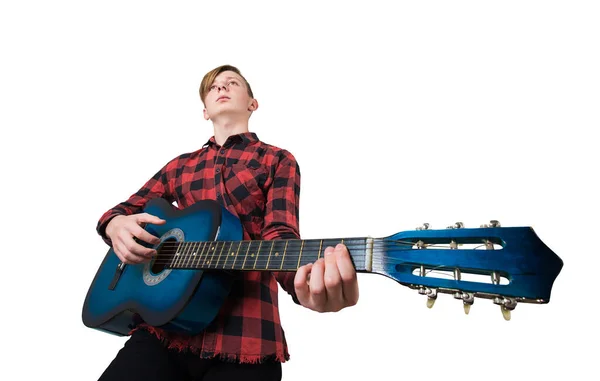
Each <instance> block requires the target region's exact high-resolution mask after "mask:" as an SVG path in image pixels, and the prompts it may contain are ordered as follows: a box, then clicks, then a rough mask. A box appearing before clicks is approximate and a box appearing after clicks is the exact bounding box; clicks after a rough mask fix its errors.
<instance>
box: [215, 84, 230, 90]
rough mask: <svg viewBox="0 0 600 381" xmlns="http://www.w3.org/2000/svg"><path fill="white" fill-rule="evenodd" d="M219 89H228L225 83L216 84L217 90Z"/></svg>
mask: <svg viewBox="0 0 600 381" xmlns="http://www.w3.org/2000/svg"><path fill="white" fill-rule="evenodd" d="M221 89H223V90H228V89H227V86H226V85H223V86H219V85H217V91H221Z"/></svg>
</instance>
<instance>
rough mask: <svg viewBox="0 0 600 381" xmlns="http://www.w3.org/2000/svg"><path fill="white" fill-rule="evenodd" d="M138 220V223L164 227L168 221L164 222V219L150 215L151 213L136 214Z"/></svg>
mask: <svg viewBox="0 0 600 381" xmlns="http://www.w3.org/2000/svg"><path fill="white" fill-rule="evenodd" d="M135 216H136V219H135V221H136V222H137V223H141V222H144V223H147V224H155V225H162V224H164V223H165V222H166V221H165V220H163V219H162V218H158V217H156V216H155V215H152V214H149V213H139V214H136V215H135Z"/></svg>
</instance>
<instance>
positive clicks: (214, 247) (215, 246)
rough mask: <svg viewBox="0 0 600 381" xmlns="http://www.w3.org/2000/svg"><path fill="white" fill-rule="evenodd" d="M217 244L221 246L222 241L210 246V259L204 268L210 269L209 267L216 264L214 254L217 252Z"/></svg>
mask: <svg viewBox="0 0 600 381" xmlns="http://www.w3.org/2000/svg"><path fill="white" fill-rule="evenodd" d="M219 244H221V245H222V244H223V241H215V242H214V243H213V244H212V245H211V246H210V259H209V260H208V261H207V262H206V268H210V266H211V265H212V264H214V263H216V259H215V254H217V252H218V251H219Z"/></svg>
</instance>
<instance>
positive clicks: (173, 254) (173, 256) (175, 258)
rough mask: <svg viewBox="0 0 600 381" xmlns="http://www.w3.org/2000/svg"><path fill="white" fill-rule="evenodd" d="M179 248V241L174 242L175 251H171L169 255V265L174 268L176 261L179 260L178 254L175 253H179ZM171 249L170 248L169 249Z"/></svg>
mask: <svg viewBox="0 0 600 381" xmlns="http://www.w3.org/2000/svg"><path fill="white" fill-rule="evenodd" d="M178 248H179V242H174V245H173V249H172V250H173V253H172V254H171V253H169V255H171V256H172V257H171V264H170V265H169V267H171V268H174V267H175V261H176V260H177V255H175V254H176V253H177V250H178ZM169 251H170V250H169Z"/></svg>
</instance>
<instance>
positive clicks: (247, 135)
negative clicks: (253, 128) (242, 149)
mask: <svg viewBox="0 0 600 381" xmlns="http://www.w3.org/2000/svg"><path fill="white" fill-rule="evenodd" d="M258 141H259V139H258V136H257V135H256V133H254V132H243V133H241V134H236V135H231V136H229V137H228V138H227V140H226V141H225V144H223V147H230V146H232V145H234V144H235V143H242V144H243V145H244V146H246V145H249V144H251V143H254V142H258ZM216 144H217V141H216V140H215V136H214V135H213V136H211V137H210V139H208V141H207V142H206V143H204V145H203V146H202V147H206V146H210V147H212V146H215V145H216Z"/></svg>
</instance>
